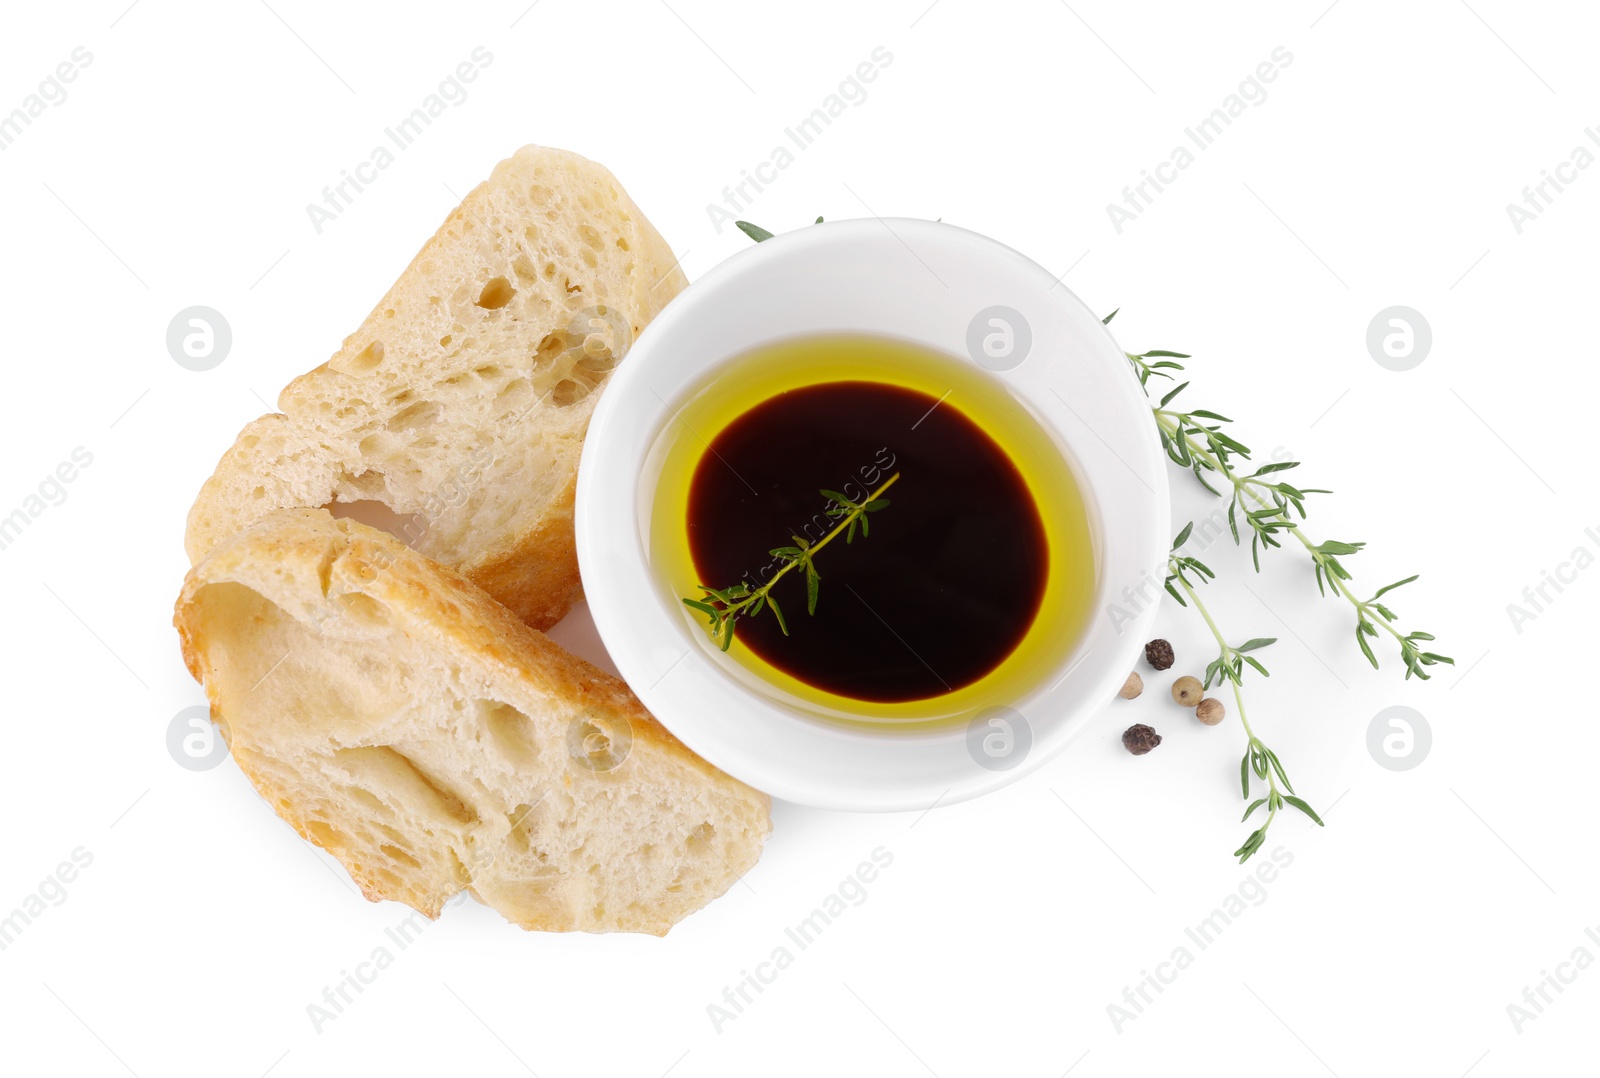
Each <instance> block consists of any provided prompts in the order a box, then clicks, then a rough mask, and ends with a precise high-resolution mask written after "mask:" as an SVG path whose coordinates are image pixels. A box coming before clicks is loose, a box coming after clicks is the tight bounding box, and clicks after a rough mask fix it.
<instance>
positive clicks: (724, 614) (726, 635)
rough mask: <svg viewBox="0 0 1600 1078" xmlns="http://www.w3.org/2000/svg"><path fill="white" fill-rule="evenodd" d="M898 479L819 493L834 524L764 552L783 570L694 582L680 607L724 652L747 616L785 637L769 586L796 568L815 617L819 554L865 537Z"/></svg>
mask: <svg viewBox="0 0 1600 1078" xmlns="http://www.w3.org/2000/svg"><path fill="white" fill-rule="evenodd" d="M757 242H759V241H757ZM899 478H900V473H899V472H895V473H894V474H893V475H891V476H890V477H889V478H888V479H886V480H884V482H883V485H882V486H880V487H879V488H878V489H877V490H875V491H873V492H872V493H871V494H868V495H867V496H866V497H865V498H863V499H861V501H859V502H857V501H852V500H851V499H850V498H848V497H846V496H845V495H843V494H841V493H839V492H838V491H837V490H824V491H822V492H821V493H822V496H823V497H824V498H826V499H828V506H827V509H826V510H825V512H826V513H827V514H828V516H829V517H832V518H833V519H835V520H837V521H838V523H837V524H835V525H834V526H833V527H832V528H831V529H829V531H828V533H827V534H826V535H824V536H823V537H822V538H821V539H818V540H817V541H816V542H815V543H813V542H811V541H810V540H808V539H806V538H805V537H804V536H800V535H791V536H790V537H789V538H791V539H793V540H794V545H793V546H780V547H774V548H773V549H772V550H769V551H768V552H767V553H769V554H771V555H772V556H773V557H774V558H777V559H778V560H779V561H781V562H783V567H782V568H780V569H779V570H778V571H777V572H775V573H773V574H772V578H771V579H770V580H768V581H767V582H766V583H765V584H763V585H761V586H760V587H759V588H752V587H751V586H750V585H749V584H746V583H745V582H743V581H740V582H739V583H737V584H734V585H733V586H731V587H727V588H712V587H708V586H706V585H705V584H699V585H697V587H699V589H700V590H701V591H702V592H704V593H705V594H704V595H703V596H702V597H701V598H699V599H684V600H683V604H684V605H685V606H687V607H690V608H692V609H694V610H698V611H700V613H702V614H704V615H706V631H707V632H708V633H709V634H710V635H711V639H712V640H715V641H716V642H717V646H718V647H720V648H721V649H722V650H723V651H727V650H728V648H730V647H731V646H733V629H734V625H735V623H736V622H737V621H738V620H739V618H741V617H743V616H746V615H748V616H750V617H754V616H755V615H757V614H759V613H761V612H762V611H763V610H766V609H769V608H770V609H771V610H772V616H773V617H775V618H777V619H778V628H780V629H782V630H783V635H784V636H788V635H789V624H788V622H786V621H784V620H783V610H782V609H781V608H780V607H779V606H778V600H777V599H775V598H774V597H773V595H772V586H773V585H774V584H776V583H777V582H778V581H779V580H782V579H783V577H784V576H785V575H786V574H787V573H788V572H789V571H790V570H791V569H799V570H800V571H801V572H803V573H805V578H806V613H807V614H811V615H815V614H816V612H817V595H818V593H819V592H820V590H821V587H822V574H821V573H819V572H817V565H816V557H817V553H818V551H820V550H821V549H822V548H823V547H825V546H827V545H828V544H829V543H831V542H833V540H834V537H835V536H837V535H838V534H839V533H840V532H843V533H844V541H845V545H846V546H849V545H850V544H851V543H853V542H855V538H856V532H857V531H860V533H861V537H862V538H863V539H865V538H866V537H867V536H868V535H869V534H870V533H871V528H872V525H871V522H870V521H869V519H868V514H869V513H876V512H878V511H879V510H880V509H884V508H887V507H888V505H889V500H888V499H887V498H885V497H883V492H884V491H886V490H888V489H889V488H890V487H892V486H894V484H895V481H896V480H898V479H899Z"/></svg>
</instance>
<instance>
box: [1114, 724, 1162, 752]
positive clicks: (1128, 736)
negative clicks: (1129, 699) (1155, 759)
mask: <svg viewBox="0 0 1600 1078" xmlns="http://www.w3.org/2000/svg"><path fill="white" fill-rule="evenodd" d="M1159 744H1161V735H1160V734H1158V733H1156V732H1155V731H1154V730H1152V729H1151V728H1150V727H1148V726H1146V725H1145V724H1144V723H1142V722H1140V723H1135V724H1134V725H1132V726H1130V727H1128V728H1127V729H1126V730H1124V731H1122V747H1123V748H1125V749H1127V750H1128V751H1129V752H1131V753H1133V754H1134V755H1135V756H1143V755H1144V754H1145V753H1147V752H1149V751H1150V750H1151V749H1153V748H1155V747H1156V746H1157V745H1159Z"/></svg>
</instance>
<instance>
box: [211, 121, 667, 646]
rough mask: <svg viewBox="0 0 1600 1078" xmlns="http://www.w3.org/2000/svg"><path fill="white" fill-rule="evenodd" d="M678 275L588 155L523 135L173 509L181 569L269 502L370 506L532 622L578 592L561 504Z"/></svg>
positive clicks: (557, 611) (546, 623)
mask: <svg viewBox="0 0 1600 1078" xmlns="http://www.w3.org/2000/svg"><path fill="white" fill-rule="evenodd" d="M686 284H687V282H686V280H685V278H684V276H683V273H682V271H681V270H680V269H679V268H678V266H677V259H676V258H675V257H674V255H673V253H672V250H671V248H670V247H669V246H668V245H667V243H666V241H664V240H663V239H662V238H661V236H660V234H659V233H657V232H656V230H655V229H654V228H653V227H652V226H651V225H650V222H649V221H648V220H646V218H645V216H644V214H643V213H642V212H640V210H639V208H638V207H637V206H636V205H634V203H633V201H632V200H631V199H629V198H628V196H627V194H626V193H625V192H624V191H623V190H622V188H621V186H620V185H619V184H618V183H617V181H616V179H615V178H614V177H613V176H612V175H611V174H610V173H609V172H607V171H606V170H605V169H604V168H602V167H601V166H599V165H597V164H595V163H594V162H592V161H588V160H585V159H584V158H582V157H579V156H578V155H576V154H572V153H567V152H565V151H561V150H552V149H546V148H542V147H537V146H529V147H524V148H523V149H522V150H519V151H518V152H517V153H516V154H515V155H513V156H512V157H511V158H509V159H507V160H505V161H502V162H501V163H500V164H499V165H498V166H496V168H495V169H494V172H493V173H492V175H491V176H490V178H489V179H488V180H487V181H486V182H485V183H482V184H480V185H479V186H478V187H476V188H474V189H473V191H472V192H471V193H470V194H468V195H467V197H466V198H465V199H464V200H463V201H462V203H461V205H460V206H458V207H456V209H454V210H453V211H451V213H450V215H449V216H448V217H447V218H446V219H445V222H444V224H443V225H442V226H440V228H439V231H438V232H437V233H436V234H435V235H434V236H433V238H432V239H430V240H429V241H428V242H427V243H426V244H424V245H423V247H422V249H421V250H420V251H419V252H418V253H417V255H416V257H415V258H414V259H412V261H411V264H410V265H409V266H407V267H406V270H405V272H404V273H402V274H401V275H400V277H399V279H398V280H397V281H396V282H395V284H394V286H393V287H392V288H391V289H390V290H389V291H388V293H387V294H386V295H385V296H384V297H383V299H382V300H380V301H379V302H378V304H377V305H376V306H375V307H374V308H373V309H372V312H371V313H370V314H368V315H367V318H366V320H365V321H364V322H363V323H362V325H361V327H360V328H359V329H358V330H357V331H356V332H355V333H353V334H351V335H350V336H349V337H347V338H346V339H345V341H344V344H343V346H342V347H341V348H340V349H339V351H338V352H336V353H335V354H334V355H333V357H332V358H330V359H329V360H328V362H326V363H324V364H322V365H321V366H320V367H317V368H316V369H315V370H312V371H309V372H307V373H306V374H303V375H301V376H299V377H298V378H296V379H295V380H294V381H292V382H291V383H290V384H289V385H288V386H287V387H286V388H285V389H284V391H283V393H282V394H281V395H280V397H279V407H280V408H281V409H282V410H283V411H282V413H281V414H272V415H267V416H263V417H261V418H259V419H257V420H255V421H253V422H251V423H250V424H248V425H247V426H246V427H245V428H244V430H243V431H242V432H241V433H240V435H239V437H238V438H237V439H236V441H235V442H234V445H233V446H232V448H230V449H229V450H228V452H227V453H225V454H224V455H223V457H222V459H221V461H220V462H219V463H218V465H217V468H216V471H215V473H214V474H213V475H212V476H211V478H209V479H208V480H207V481H206V482H205V484H204V486H203V487H202V488H201V491H200V494H199V497H198V498H197V499H196V501H195V504H194V506H193V508H192V509H191V510H190V512H189V521H188V528H187V530H186V534H185V537H184V545H185V548H186V550H187V551H188V554H189V559H190V562H191V564H193V563H196V562H198V561H199V560H200V559H201V558H203V557H205V556H206V554H207V553H209V552H210V551H211V550H212V548H214V547H215V546H216V545H217V544H218V543H219V542H221V541H222V540H223V539H225V538H226V537H227V536H229V535H231V534H233V533H235V532H237V531H239V530H240V529H242V528H244V527H246V526H248V525H249V524H250V523H251V522H253V521H255V520H258V519H260V518H261V517H262V516H263V515H265V514H267V513H270V512H272V511H274V510H277V509H283V508H294V507H305V508H315V507H320V506H329V505H336V504H338V503H353V502H363V501H367V502H374V501H375V502H380V503H382V504H383V505H384V506H385V507H386V508H387V509H388V510H389V511H391V512H392V513H394V514H396V516H397V518H398V519H400V520H402V521H406V522H407V524H408V530H406V531H404V532H403V533H402V537H403V538H405V539H406V541H407V542H408V543H409V544H410V545H412V546H414V547H416V548H417V549H419V550H421V551H422V552H423V553H425V554H427V555H429V556H430V557H432V558H434V559H435V560H437V561H441V562H443V563H445V564H447V565H449V566H451V567H452V568H456V569H459V570H460V571H461V572H462V573H464V574H465V575H466V576H467V577H468V578H469V579H471V580H473V581H474V582H475V583H477V584H478V585H479V586H481V587H483V588H484V589H485V590H487V591H488V592H489V593H490V594H491V595H493V596H494V597H495V598H496V599H498V600H500V602H502V603H503V604H505V605H506V606H507V607H508V608H510V609H511V610H512V611H513V612H514V613H516V614H517V615H518V616H519V617H521V618H523V619H524V620H526V621H527V622H528V623H529V624H531V625H533V626H535V627H536V628H541V629H543V628H549V627H550V626H551V625H553V624H555V623H556V622H557V621H559V620H560V619H561V617H562V616H563V615H565V613H566V612H567V610H568V609H569V608H570V606H571V604H572V602H573V599H574V596H575V595H576V594H577V590H578V563H577V554H576V550H575V547H574V542H573V536H572V496H573V484H574V479H575V476H576V474H577V467H578V460H579V456H580V454H581V451H582V444H583V437H584V434H585V431H586V428H587V426H588V420H589V415H590V414H591V412H592V411H593V408H594V405H595V402H596V399H597V397H598V395H599V391H600V390H601V389H602V388H603V386H604V384H605V382H606V380H607V378H608V375H609V372H610V370H611V369H612V368H613V367H614V366H615V365H616V364H617V363H618V362H620V361H621V360H622V358H623V356H624V354H625V353H626V351H627V349H628V347H629V346H630V345H631V343H632V341H633V339H634V338H635V337H637V335H638V333H639V332H640V331H642V330H643V329H644V327H645V326H646V325H647V324H648V323H649V322H650V320H651V319H652V318H654V317H655V315H656V313H657V312H659V311H660V310H661V308H662V307H663V306H665V305H666V303H667V302H668V301H669V300H671V298H672V297H673V296H675V295H676V294H677V293H678V292H679V291H681V290H682V289H683V288H684V287H685V285H686Z"/></svg>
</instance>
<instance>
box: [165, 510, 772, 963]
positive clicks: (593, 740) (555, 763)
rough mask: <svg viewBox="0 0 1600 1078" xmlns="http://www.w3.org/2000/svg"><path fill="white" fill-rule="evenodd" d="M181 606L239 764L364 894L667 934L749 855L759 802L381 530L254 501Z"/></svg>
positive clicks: (593, 673)
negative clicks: (466, 899) (246, 520)
mask: <svg viewBox="0 0 1600 1078" xmlns="http://www.w3.org/2000/svg"><path fill="white" fill-rule="evenodd" d="M175 623H176V625H177V628H178V631H179V635H180V638H181V640H182V644H183V652H184V659H185V662H186V663H187V664H188V666H189V669H190V672H191V673H193V674H194V676H195V677H196V679H197V680H200V681H202V682H203V683H204V685H205V688H206V692H207V695H208V696H209V698H210V700H211V713H212V717H213V719H214V720H215V721H216V722H217V723H218V724H219V726H220V727H221V729H222V731H223V734H224V736H225V737H226V738H227V741H228V744H229V747H230V749H231V751H232V754H233V757H234V759H235V761H236V762H237V763H238V765H239V768H240V770H242V771H243V772H244V773H245V775H246V776H247V777H248V778H249V779H250V781H251V782H252V783H254V784H255V787H256V789H257V791H258V792H259V793H260V794H261V796H262V797H263V798H264V799H265V800H266V802H267V803H268V804H269V805H270V806H272V808H273V809H274V810H275V811H276V812H277V813H278V814H279V815H280V816H282V817H283V818H284V819H285V820H287V821H288V822H289V823H290V824H291V825H292V826H293V827H294V829H295V830H296V831H298V832H299V833H300V834H301V835H302V836H303V837H305V838H306V839H309V840H310V841H311V842H313V843H315V844H316V845H318V846H320V847H322V848H323V849H325V850H327V851H328V852H329V853H331V854H332V855H333V856H334V857H336V858H337V859H338V860H339V861H340V862H341V863H342V864H343V865H344V866H345V867H346V868H347V869H348V870H349V872H350V875H351V878H352V879H354V880H355V881H356V883H357V884H359V885H360V887H361V889H362V891H363V893H364V894H366V896H367V897H368V898H369V899H372V900H374V901H377V900H379V899H393V900H395V901H398V902H404V903H406V904H407V905H409V906H412V907H414V908H415V909H417V910H420V911H422V912H423V913H425V914H427V915H428V916H429V917H436V916H438V914H439V911H440V909H441V907H442V906H443V904H444V902H445V901H446V900H447V899H449V898H450V897H451V896H452V895H455V894H457V893H458V892H460V891H462V890H468V891H470V892H471V893H472V894H473V895H475V896H476V897H477V898H479V899H480V900H481V901H483V902H485V903H487V904H488V905H490V906H492V907H494V908H495V909H496V910H498V911H499V912H500V913H501V914H503V915H504V916H505V917H506V919H507V920H509V921H512V922H513V923H515V924H518V925H521V926H522V927H523V928H527V929H539V930H547V931H587V932H608V931H627V932H648V933H654V934H658V935H660V934H664V933H665V932H666V931H667V929H668V928H670V927H671V926H672V925H673V924H675V923H676V922H678V921H679V920H681V919H682V918H683V917H685V916H687V915H688V914H689V913H691V912H693V911H694V910H696V909H698V908H700V907H701V906H703V905H704V904H705V903H707V902H709V901H710V900H711V899H713V898H715V897H717V896H718V895H720V894H722V893H723V892H724V891H726V890H727V889H728V888H729V887H730V886H731V885H732V884H733V883H734V881H736V880H737V879H738V878H739V877H740V876H741V875H743V874H744V873H745V872H746V871H748V870H749V869H750V868H751V866H753V865H754V864H755V861H756V859H757V857H758V856H759V854H760V851H761V846H762V843H763V842H764V840H765V837H766V834H767V832H768V829H769V817H768V810H769V801H768V799H767V798H766V796H765V795H763V794H760V793H758V792H756V791H754V790H752V789H750V788H749V787H747V786H745V785H743V784H742V783H739V782H737V781H735V780H734V779H732V778H730V777H728V776H727V775H724V774H722V773H721V772H719V771H717V770H716V769H715V768H713V767H712V766H711V765H710V764H708V763H706V762H705V761H703V760H701V759H700V758H699V757H697V756H695V755H694V754H693V753H691V752H690V751H689V750H688V749H686V748H685V747H684V746H683V745H682V744H681V743H679V742H678V741H677V740H676V739H675V738H673V737H672V735H671V734H669V733H668V732H667V731H666V730H665V729H664V728H662V727H661V726H660V724H659V723H657V722H656V721H655V719H654V718H652V717H651V716H650V715H649V713H648V712H646V711H645V709H644V707H643V706H642V705H641V704H640V703H639V701H638V699H637V698H636V697H635V696H634V695H633V694H632V692H630V691H629V690H628V688H627V687H626V686H625V685H624V684H622V683H621V682H620V681H618V680H616V679H614V678H612V677H609V676H608V675H606V674H604V673H602V672H600V671H599V670H596V669H595V668H593V667H592V666H590V665H589V664H587V663H585V662H583V661H582V660H580V659H578V658H576V657H574V656H572V655H569V654H568V653H566V652H565V651H563V650H562V649H561V648H559V647H557V646H556V645H555V644H553V643H551V642H550V641H549V640H548V639H547V638H546V637H544V636H543V635H542V634H541V633H539V632H537V631H535V630H533V629H531V628H529V627H528V626H526V625H525V624H523V623H522V622H521V621H520V620H518V619H517V618H515V617H514V616H512V615H511V614H510V613H509V612H508V611H507V610H505V609H504V608H503V607H502V606H500V605H499V604H498V603H496V602H495V601H494V600H493V599H491V598H490V597H489V596H488V595H486V594H485V593H484V592H482V591H481V590H480V589H478V588H477V587H475V586H474V585H473V584H471V583H470V582H468V581H467V580H465V579H463V578H462V577H461V576H459V575H457V574H456V573H455V572H453V571H451V570H449V569H447V568H444V567H442V566H439V565H437V564H435V563H433V562H431V561H430V560H429V559H427V558H425V557H423V556H422V555H420V554H419V553H417V552H416V551H414V550H411V549H409V548H407V547H406V546H405V545H403V544H402V543H400V542H398V541H397V540H396V539H394V538H392V537H391V536H389V535H387V534H385V533H383V532H379V531H376V530H374V529H372V528H369V527H366V526H365V525H362V524H358V523H356V522H354V521H351V520H341V519H335V518H334V517H333V516H331V515H330V514H329V513H327V512H326V511H323V510H320V509H319V510H283V511H278V512H275V513H270V514H267V515H266V516H264V517H263V518H262V519H260V520H259V521H258V522H257V523H255V524H254V525H252V526H251V527H250V528H248V529H246V530H245V531H243V532H240V533H237V534H235V535H233V536H231V537H229V538H227V539H225V540H223V541H222V542H221V543H220V544H218V545H217V546H216V547H215V548H214V549H213V550H211V552H210V553H209V554H208V555H207V556H206V557H205V558H204V559H203V560H202V561H201V562H200V563H199V564H198V565H196V566H195V567H194V568H193V569H191V570H190V572H189V574H188V577H187V579H186V580H185V583H184V587H183V592H182V595H181V596H180V598H179V600H178V604H177V611H176V615H175Z"/></svg>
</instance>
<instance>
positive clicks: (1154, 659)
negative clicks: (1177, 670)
mask: <svg viewBox="0 0 1600 1078" xmlns="http://www.w3.org/2000/svg"><path fill="white" fill-rule="evenodd" d="M1172 659H1173V656H1172V645H1171V644H1169V643H1167V642H1166V641H1165V640H1152V641H1150V643H1148V644H1146V645H1145V646H1144V661H1145V662H1147V663H1149V664H1150V665H1151V666H1152V667H1154V668H1155V669H1157V670H1167V669H1170V668H1171V667H1172Z"/></svg>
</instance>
